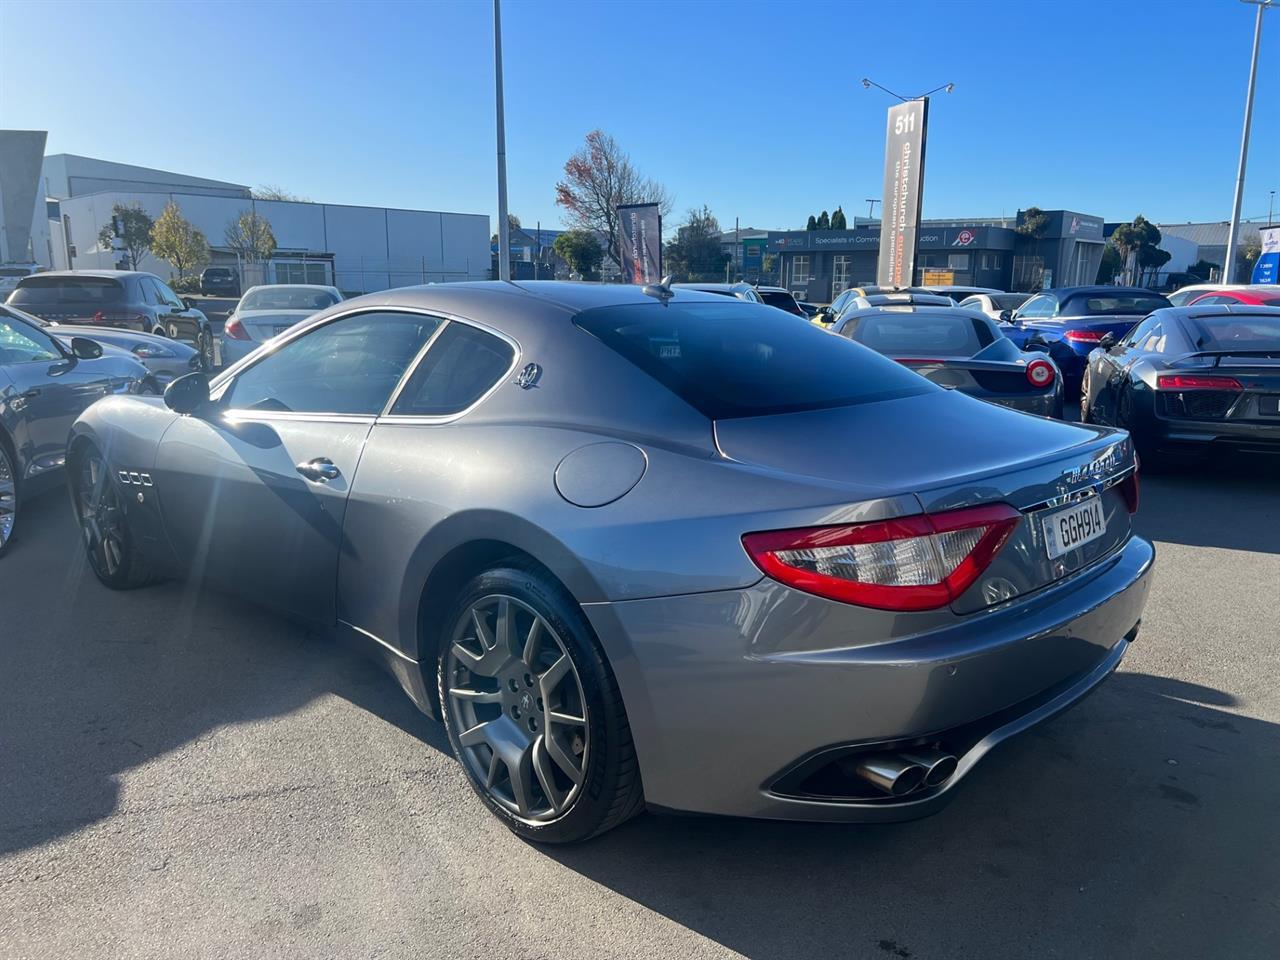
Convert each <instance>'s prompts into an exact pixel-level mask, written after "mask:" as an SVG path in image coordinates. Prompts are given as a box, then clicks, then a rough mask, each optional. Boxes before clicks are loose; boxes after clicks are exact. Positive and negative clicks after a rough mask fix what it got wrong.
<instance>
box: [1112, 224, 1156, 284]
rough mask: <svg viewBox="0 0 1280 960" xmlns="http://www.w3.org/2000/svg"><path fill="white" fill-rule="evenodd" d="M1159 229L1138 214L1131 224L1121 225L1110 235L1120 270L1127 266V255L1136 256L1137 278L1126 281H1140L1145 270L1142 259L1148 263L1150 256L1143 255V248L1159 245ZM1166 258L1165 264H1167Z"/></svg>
mask: <svg viewBox="0 0 1280 960" xmlns="http://www.w3.org/2000/svg"><path fill="white" fill-rule="evenodd" d="M1160 239H1161V237H1160V228H1159V227H1157V226H1156V225H1155V224H1154V223H1152V222H1151V221H1150V220H1148V219H1147V218H1146V217H1144V216H1143V215H1142V214H1138V215H1137V216H1136V217H1134V218H1133V222H1132V223H1122V224H1120V226H1118V227H1116V228H1115V230H1114V231H1112V234H1111V243H1112V244H1113V245H1114V246H1115V248H1116V252H1117V253H1119V254H1120V262H1121V264H1122V267H1121V270H1122V271H1123V270H1124V269H1125V267H1124V266H1123V265H1125V264H1128V262H1129V254H1131V253H1132V254H1136V257H1135V260H1136V263H1137V267H1138V272H1139V276H1137V277H1128V278H1126V279H1128V280H1131V281H1133V282H1138V281H1139V280H1140V275H1141V273H1142V271H1143V270H1144V268H1145V266H1146V265H1145V264H1144V262H1143V258H1144V257H1146V258H1147V260H1148V261H1150V259H1151V257H1152V256H1153V255H1152V254H1144V253H1143V250H1144V248H1148V247H1150V248H1155V247H1157V246H1159V245H1160ZM1168 259H1169V258H1168V257H1166V258H1165V262H1168Z"/></svg>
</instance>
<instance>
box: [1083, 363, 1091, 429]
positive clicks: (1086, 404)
mask: <svg viewBox="0 0 1280 960" xmlns="http://www.w3.org/2000/svg"><path fill="white" fill-rule="evenodd" d="M1080 422H1081V423H1092V422H1093V420H1092V415H1091V414H1090V412H1089V368H1088V367H1085V368H1084V378H1083V379H1082V380H1081V381H1080Z"/></svg>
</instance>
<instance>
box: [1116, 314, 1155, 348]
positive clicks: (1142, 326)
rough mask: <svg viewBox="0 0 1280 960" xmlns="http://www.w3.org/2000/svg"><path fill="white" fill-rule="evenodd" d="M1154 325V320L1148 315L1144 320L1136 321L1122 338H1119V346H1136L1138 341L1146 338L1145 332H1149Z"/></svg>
mask: <svg viewBox="0 0 1280 960" xmlns="http://www.w3.org/2000/svg"><path fill="white" fill-rule="evenodd" d="M1156 325H1157V324H1156V321H1155V320H1153V319H1151V318H1150V317H1148V318H1147V319H1146V320H1141V321H1139V322H1138V323H1136V324H1134V325H1133V326H1132V327H1130V328H1129V332H1128V333H1126V334H1125V335H1124V337H1123V338H1121V340H1120V346H1122V347H1126V348H1128V347H1134V346H1137V345H1138V344H1139V343H1141V342H1142V341H1143V340H1145V339H1146V337H1147V334H1148V333H1149V332H1150V330H1151V328H1152V327H1154V326H1156Z"/></svg>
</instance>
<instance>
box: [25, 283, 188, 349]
mask: <svg viewBox="0 0 1280 960" xmlns="http://www.w3.org/2000/svg"><path fill="white" fill-rule="evenodd" d="M5 302H6V303H9V304H12V305H13V306H15V307H18V308H19V309H22V310H25V311H26V312H27V313H30V314H33V315H35V316H37V317H39V318H40V319H42V320H50V321H52V322H54V323H60V324H67V323H74V324H83V325H85V326H103V327H117V328H119V329H121V330H140V331H142V332H143V333H154V334H157V335H159V336H162V337H169V338H170V339H172V340H179V341H181V342H183V343H189V344H190V345H191V346H193V347H195V348H196V350H198V351H199V352H200V362H201V364H202V365H203V366H204V369H206V370H209V369H212V367H213V331H212V329H211V328H210V326H209V318H208V317H206V316H205V315H204V314H203V313H202V312H201V311H200V310H198V309H197V308H196V306H195V304H193V303H192V302H191V301H190V300H188V299H186V298H185V297H179V296H178V295H177V294H176V293H174V292H173V291H172V290H170V289H169V287H168V285H167V284H166V283H165V282H164V281H163V280H161V279H160V278H159V277H157V276H156V275H155V274H151V273H138V272H135V271H132V270H60V271H50V272H47V273H35V274H32V275H31V276H29V277H23V278H22V279H21V280H19V281H18V286H17V288H16V289H15V290H14V291H13V293H11V294H9V299H8V300H7V301H5Z"/></svg>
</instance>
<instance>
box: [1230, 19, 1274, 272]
mask: <svg viewBox="0 0 1280 960" xmlns="http://www.w3.org/2000/svg"><path fill="white" fill-rule="evenodd" d="M1242 2H1243V3H1252V4H1254V5H1255V6H1257V8H1258V15H1257V17H1256V18H1255V21H1254V25H1253V57H1252V58H1251V59H1250V61H1249V90H1248V92H1247V93H1246V94H1245V98H1244V133H1243V134H1242V135H1241V137H1240V166H1239V167H1238V168H1237V169H1236V194H1235V198H1234V199H1233V201H1232V203H1231V229H1230V230H1228V231H1227V252H1226V263H1224V264H1223V265H1222V280H1223V282H1224V283H1235V281H1236V241H1237V240H1238V239H1239V233H1240V205H1241V203H1242V202H1243V201H1244V169H1245V166H1246V164H1247V163H1248V160H1249V127H1250V126H1251V125H1252V123H1253V90H1254V86H1255V85H1256V83H1257V80H1258V47H1259V46H1260V45H1261V44H1262V14H1263V13H1264V12H1265V11H1266V10H1267V8H1268V7H1270V6H1271V4H1272V0H1242Z"/></svg>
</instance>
